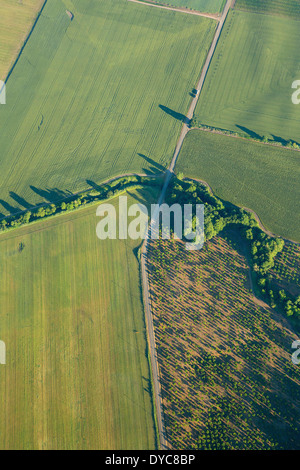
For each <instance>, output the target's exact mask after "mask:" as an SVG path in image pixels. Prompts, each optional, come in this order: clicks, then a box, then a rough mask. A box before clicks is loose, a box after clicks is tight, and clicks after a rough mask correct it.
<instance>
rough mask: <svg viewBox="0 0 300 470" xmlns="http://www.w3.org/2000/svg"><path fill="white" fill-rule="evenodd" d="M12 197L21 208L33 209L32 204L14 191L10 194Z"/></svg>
mask: <svg viewBox="0 0 300 470" xmlns="http://www.w3.org/2000/svg"><path fill="white" fill-rule="evenodd" d="M9 195H10V197H11V198H12V199H13V200H14V201H16V202H17V203H18V204H19V205H20V206H23V207H25V209H32V208H33V207H34V205H33V204H30V203H29V202H27V201H26V200H25V199H24V198H23V197H21V196H19V195H18V194H17V193H15V192H14V191H10V192H9Z"/></svg>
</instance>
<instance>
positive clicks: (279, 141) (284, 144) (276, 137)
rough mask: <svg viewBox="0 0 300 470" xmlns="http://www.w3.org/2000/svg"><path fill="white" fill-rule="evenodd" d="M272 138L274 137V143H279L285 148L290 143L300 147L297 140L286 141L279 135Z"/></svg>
mask: <svg viewBox="0 0 300 470" xmlns="http://www.w3.org/2000/svg"><path fill="white" fill-rule="evenodd" d="M271 136H272V137H273V140H274V142H278V143H279V144H281V145H283V146H284V147H285V146H286V145H287V144H288V143H289V142H291V143H292V144H294V143H295V144H297V145H300V144H299V142H297V141H296V140H286V139H283V138H282V137H279V136H278V135H274V134H271Z"/></svg>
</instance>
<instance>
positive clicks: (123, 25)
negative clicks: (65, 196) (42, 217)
mask: <svg viewBox="0 0 300 470" xmlns="http://www.w3.org/2000/svg"><path fill="white" fill-rule="evenodd" d="M66 7H67V8H69V9H70V10H71V11H72V12H73V14H74V19H73V21H72V22H71V21H70V19H69V17H68V16H67V14H66V11H65V10H66ZM216 24H217V23H216V22H215V21H214V20H211V19H207V18H200V17H197V16H193V15H184V14H182V13H175V12H170V11H166V10H161V9H159V8H152V9H149V8H146V7H144V6H142V5H137V4H133V3H130V2H128V1H127V0H105V1H101V2H99V1H98V0H90V1H89V2H87V1H86V0H73V1H72V2H71V1H67V0H64V1H62V0H51V1H50V2H47V4H46V7H45V9H44V11H43V14H42V16H41V17H40V19H39V21H38V23H37V26H36V28H35V30H34V32H33V34H32V36H31V38H30V40H29V42H28V44H27V45H26V47H25V49H24V52H23V53H22V56H21V58H20V60H19V62H18V64H17V66H16V68H15V70H14V72H13V74H12V75H11V77H10V79H9V81H8V83H7V104H6V106H1V108H0V128H1V136H0V155H1V157H0V161H1V184H0V213H3V214H6V213H8V212H13V211H14V208H16V207H22V206H23V207H24V206H25V207H26V206H27V207H28V206H29V204H30V203H36V202H38V201H40V200H41V199H42V197H43V196H44V194H45V192H46V193H47V191H48V190H50V191H52V190H53V191H56V192H57V191H63V190H70V191H77V190H82V189H85V188H86V187H87V183H86V180H87V179H88V180H93V181H96V182H100V181H103V180H105V179H107V178H109V177H112V176H115V175H119V174H124V173H127V172H145V170H146V171H148V172H155V173H157V172H159V171H161V170H162V166H161V165H165V164H168V163H169V161H170V159H171V157H172V154H173V151H174V147H175V144H176V140H177V138H178V134H179V132H180V128H181V125H182V122H181V120H182V119H183V116H182V115H181V114H180V113H183V114H184V113H186V112H187V109H188V106H189V103H190V100H191V96H190V94H189V93H190V91H191V90H192V88H193V87H194V86H195V83H196V80H197V78H198V76H199V74H200V70H201V67H202V65H203V62H204V59H205V55H206V53H207V50H208V48H209V46H210V42H211V40H212V37H213V34H214V31H215V27H216ZM160 106H161V108H160ZM1 203H2V205H1Z"/></svg>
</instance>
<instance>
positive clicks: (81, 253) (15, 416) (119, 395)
mask: <svg viewBox="0 0 300 470" xmlns="http://www.w3.org/2000/svg"><path fill="white" fill-rule="evenodd" d="M136 197H138V198H139V199H142V200H143V201H144V200H147V202H149V203H150V202H153V201H154V200H156V197H157V195H156V193H154V190H147V191H143V192H139V193H136V192H135V193H133V196H132V200H133V202H137V201H136V199H135V198H136ZM96 207H97V206H96V205H93V206H91V207H89V208H87V209H82V210H77V211H76V212H72V213H69V214H67V215H61V216H57V217H54V218H52V219H49V220H47V221H43V222H41V223H36V224H33V225H30V226H28V227H26V228H22V229H16V230H14V231H12V232H9V233H6V234H2V235H1V236H0V260H1V266H2V277H1V286H0V303H1V311H0V339H1V340H2V341H4V342H5V343H6V348H7V361H6V362H7V364H6V365H5V366H3V365H1V366H0V383H1V387H0V401H1V409H0V449H10V450H11V449H153V448H155V446H156V441H155V431H154V421H153V408H152V398H151V387H150V384H149V364H148V360H147V357H146V332H145V322H144V312H143V305H142V300H141V292H140V287H139V285H140V284H139V266H138V261H137V259H136V257H135V255H134V253H133V249H134V248H135V247H136V246H137V244H138V243H139V242H140V240H138V241H136V242H133V241H131V240H122V241H117V240H105V241H103V240H101V241H100V240H99V239H98V238H97V237H96V224H97V223H98V221H99V219H98V218H97V217H96ZM21 244H22V245H21Z"/></svg>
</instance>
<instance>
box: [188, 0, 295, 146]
mask: <svg viewBox="0 0 300 470" xmlns="http://www.w3.org/2000/svg"><path fill="white" fill-rule="evenodd" d="M263 3H264V2H263ZM299 41H300V28H299V21H297V20H293V19H291V18H280V17H277V16H270V15H257V14H255V13H249V12H243V11H237V10H234V11H231V12H230V13H229V17H228V18H227V21H226V24H225V29H224V31H223V32H222V36H221V39H220V42H219V44H218V47H217V50H216V53H215V55H214V57H213V60H212V64H211V67H210V69H209V72H208V75H207V79H206V82H205V84H204V88H203V91H202V94H201V96H200V98H199V102H198V104H197V107H196V110H195V114H196V116H197V117H198V119H199V121H200V122H201V123H203V124H206V125H209V126H213V127H217V128H221V129H228V130H231V131H239V132H241V131H242V132H243V133H244V135H248V136H249V135H250V136H257V135H258V136H266V137H268V138H269V139H271V140H275V141H279V142H284V141H289V140H292V141H295V142H298V143H299V142H300V131H299V129H300V127H299V125H300V108H299V106H297V105H295V104H293V103H292V99H291V98H292V93H293V91H294V90H293V89H292V83H293V82H294V81H295V80H297V79H298V78H299V76H300V52H299V48H298V44H299Z"/></svg>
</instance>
